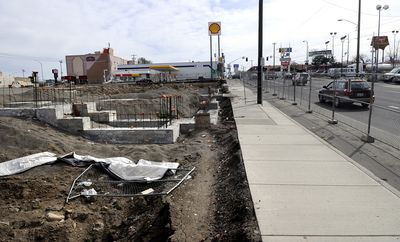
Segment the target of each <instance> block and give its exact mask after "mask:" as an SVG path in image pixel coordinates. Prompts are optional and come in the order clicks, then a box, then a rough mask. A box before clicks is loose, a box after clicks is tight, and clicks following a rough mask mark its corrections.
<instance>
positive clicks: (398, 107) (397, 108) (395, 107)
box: [388, 106, 400, 109]
mask: <svg viewBox="0 0 400 242" xmlns="http://www.w3.org/2000/svg"><path fill="white" fill-rule="evenodd" d="M388 107H389V108H394V109H400V108H399V107H396V106H388Z"/></svg>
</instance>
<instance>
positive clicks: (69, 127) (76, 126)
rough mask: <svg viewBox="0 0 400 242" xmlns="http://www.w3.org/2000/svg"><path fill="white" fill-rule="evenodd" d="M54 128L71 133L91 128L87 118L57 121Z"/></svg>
mask: <svg viewBox="0 0 400 242" xmlns="http://www.w3.org/2000/svg"><path fill="white" fill-rule="evenodd" d="M55 126H56V127H58V128H60V129H62V130H65V131H69V132H71V133H75V134H76V133H80V132H81V131H84V130H88V129H90V128H91V125H90V118H89V117H70V118H65V119H59V120H57V123H56V124H55Z"/></svg>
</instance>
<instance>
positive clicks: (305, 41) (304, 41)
mask: <svg viewBox="0 0 400 242" xmlns="http://www.w3.org/2000/svg"><path fill="white" fill-rule="evenodd" d="M303 43H306V65H308V41H307V40H303Z"/></svg>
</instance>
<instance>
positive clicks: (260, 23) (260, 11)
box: [257, 0, 263, 104]
mask: <svg viewBox="0 0 400 242" xmlns="http://www.w3.org/2000/svg"><path fill="white" fill-rule="evenodd" d="M262 41H263V0H259V1H258V75H257V79H258V80H257V104H262V69H261V68H263V67H262V66H261V64H262V53H263V45H262Z"/></svg>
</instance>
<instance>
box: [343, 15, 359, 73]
mask: <svg viewBox="0 0 400 242" xmlns="http://www.w3.org/2000/svg"><path fill="white" fill-rule="evenodd" d="M338 21H339V22H343V21H345V22H348V23H351V24H353V25H355V26H356V31H357V32H358V25H357V24H356V23H354V22H353V21H350V20H347V19H343V18H340V19H338ZM349 49H350V34H347V61H346V64H347V65H348V64H349V55H350V52H349ZM359 61H360V41H358V37H357V55H356V62H357V63H356V65H357V67H356V74H357V75H358V72H359V69H358V66H359V65H358V62H359Z"/></svg>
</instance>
